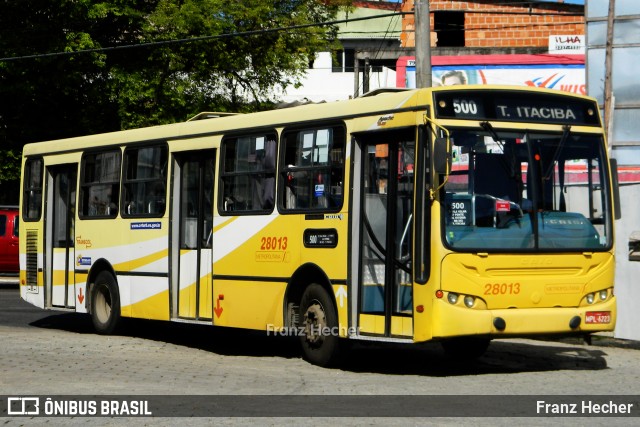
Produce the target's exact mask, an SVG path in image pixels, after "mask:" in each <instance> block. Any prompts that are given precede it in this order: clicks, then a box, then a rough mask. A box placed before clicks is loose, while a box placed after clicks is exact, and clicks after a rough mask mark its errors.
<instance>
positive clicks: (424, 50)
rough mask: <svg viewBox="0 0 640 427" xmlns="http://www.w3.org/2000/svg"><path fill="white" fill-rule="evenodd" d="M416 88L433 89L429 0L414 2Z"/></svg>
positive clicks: (416, 0)
mask: <svg viewBox="0 0 640 427" xmlns="http://www.w3.org/2000/svg"><path fill="white" fill-rule="evenodd" d="M413 16H414V25H415V40H416V87H418V88H422V87H431V85H432V83H431V19H430V13H429V0H414V4H413Z"/></svg>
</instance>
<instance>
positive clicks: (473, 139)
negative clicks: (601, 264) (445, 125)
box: [443, 122, 612, 252]
mask: <svg viewBox="0 0 640 427" xmlns="http://www.w3.org/2000/svg"><path fill="white" fill-rule="evenodd" d="M450 137H451V143H452V150H453V166H452V171H451V174H450V176H449V177H448V180H447V182H446V184H445V186H444V192H445V193H444V204H443V206H444V212H443V217H444V239H445V242H446V244H447V246H448V247H450V248H451V249H455V250H470V251H471V250H473V251H485V250H487V251H491V250H496V251H497V250H504V249H508V250H519V251H522V252H536V251H554V250H555V251H567V250H576V251H593V250H606V249H608V248H610V247H611V244H612V237H611V232H612V222H611V221H612V215H611V207H610V202H609V200H610V197H609V183H608V180H607V179H606V177H607V169H606V168H607V165H606V162H605V153H604V144H603V140H602V137H601V136H600V135H596V134H580V133H574V132H572V130H571V127H570V126H568V125H566V126H564V127H563V128H562V131H558V132H540V131H523V130H504V129H499V130H497V129H494V127H493V126H492V125H491V123H490V122H481V123H480V124H479V126H478V128H475V129H459V128H458V129H450Z"/></svg>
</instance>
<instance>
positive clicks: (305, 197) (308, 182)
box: [279, 126, 345, 210]
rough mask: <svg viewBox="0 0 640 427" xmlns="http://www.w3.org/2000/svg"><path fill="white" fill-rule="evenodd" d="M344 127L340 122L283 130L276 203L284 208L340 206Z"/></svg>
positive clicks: (309, 208)
mask: <svg viewBox="0 0 640 427" xmlns="http://www.w3.org/2000/svg"><path fill="white" fill-rule="evenodd" d="M344 141H345V131H344V128H343V127H341V126H332V127H325V128H319V129H303V130H289V131H285V133H284V134H283V146H284V151H285V152H284V158H283V160H284V163H283V164H284V165H285V166H282V167H281V168H280V170H281V182H283V183H284V184H283V185H282V186H281V187H280V189H281V190H280V194H279V203H280V206H281V207H282V209H285V210H302V209H304V210H327V209H332V210H337V209H340V208H341V207H342V194H343V189H342V182H343V175H344V166H343V163H344V161H343V157H344V148H345V144H344Z"/></svg>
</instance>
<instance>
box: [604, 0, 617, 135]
mask: <svg viewBox="0 0 640 427" xmlns="http://www.w3.org/2000/svg"><path fill="white" fill-rule="evenodd" d="M615 10H616V1H615V0H609V14H608V16H607V44H606V45H605V57H604V128H605V130H606V133H607V137H608V144H609V147H611V143H612V138H613V129H612V128H613V126H612V125H613V111H614V109H615V105H614V102H613V99H614V98H613V93H612V92H613V89H612V86H613V85H612V82H611V78H612V77H611V73H612V69H613V24H614V22H615V20H614V17H615Z"/></svg>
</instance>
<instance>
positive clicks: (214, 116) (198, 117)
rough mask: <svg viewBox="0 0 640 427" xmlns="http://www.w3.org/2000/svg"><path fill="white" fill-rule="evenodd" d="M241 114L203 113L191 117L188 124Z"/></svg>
mask: <svg viewBox="0 0 640 427" xmlns="http://www.w3.org/2000/svg"><path fill="white" fill-rule="evenodd" d="M238 114H241V113H214V112H211V111H203V112H202V113H198V114H196V115H195V116H193V117H191V118H190V119H189V120H187V121H188V122H193V121H195V120H207V119H217V118H219V117H225V116H236V115H238Z"/></svg>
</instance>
